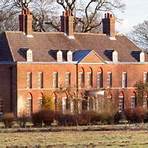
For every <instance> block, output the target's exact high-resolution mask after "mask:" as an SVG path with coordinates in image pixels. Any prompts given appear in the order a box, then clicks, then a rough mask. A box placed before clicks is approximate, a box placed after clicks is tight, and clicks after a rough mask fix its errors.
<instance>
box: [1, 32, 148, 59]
mask: <svg viewBox="0 0 148 148" xmlns="http://www.w3.org/2000/svg"><path fill="white" fill-rule="evenodd" d="M32 36H33V37H27V36H26V35H24V34H23V33H22V32H19V31H18V32H5V33H1V34H0V60H8V61H26V58H25V56H23V55H22V54H20V49H31V50H32V52H33V61H34V62H56V58H55V55H52V52H50V51H51V50H62V51H63V52H64V51H65V52H64V54H65V53H66V51H69V50H71V51H74V52H77V54H78V53H79V54H80V55H79V56H78V55H77V54H76V55H77V56H76V59H78V58H80V57H81V54H82V55H83V56H82V57H81V60H82V59H83V58H84V57H85V56H86V57H87V55H89V53H90V52H91V51H94V52H95V53H96V54H97V57H99V58H100V60H103V61H112V59H111V54H110V52H109V51H107V50H108V49H112V50H115V51H117V52H118V59H119V62H138V58H137V56H136V57H135V54H133V51H134V52H135V53H139V52H141V49H139V48H138V47H137V46H136V45H135V44H134V43H133V42H131V41H130V40H129V39H128V38H127V37H125V36H124V35H116V37H115V38H116V40H111V39H110V38H109V37H108V36H106V35H105V34H97V33H95V34H94V33H74V38H73V39H70V38H68V36H66V35H65V34H64V33H62V32H33V33H32ZM76 49H78V50H79V51H78V50H76ZM87 49H88V50H87ZM80 50H81V51H82V52H80ZM83 51H84V52H83ZM106 51H107V52H106ZM84 55H85V56H84ZM89 56H90V55H89ZM89 56H88V57H87V58H89ZM97 57H96V58H97ZM87 58H86V59H87ZM64 59H65V58H64ZM145 59H146V61H147V62H148V54H146V58H145ZM81 60H80V61H81ZM87 60H89V59H87ZM87 60H86V61H87ZM93 60H94V59H93ZM94 62H95V61H94Z"/></svg>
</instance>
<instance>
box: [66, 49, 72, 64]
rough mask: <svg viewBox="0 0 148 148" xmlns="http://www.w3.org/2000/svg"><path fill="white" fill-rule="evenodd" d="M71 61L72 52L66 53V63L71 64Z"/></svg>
mask: <svg viewBox="0 0 148 148" xmlns="http://www.w3.org/2000/svg"><path fill="white" fill-rule="evenodd" d="M72 59H73V57H72V51H68V52H67V61H68V62H72Z"/></svg>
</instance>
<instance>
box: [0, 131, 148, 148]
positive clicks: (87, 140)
mask: <svg viewBox="0 0 148 148" xmlns="http://www.w3.org/2000/svg"><path fill="white" fill-rule="evenodd" d="M6 146H8V147H13V146H14V147H15V146H19V147H29V148H30V147H45V146H48V147H56V148H57V147H58V148H71V147H72V148H74V147H77V148H81V147H82V148H85V147H90V148H92V147H99V148H100V147H113V148H116V147H129V148H132V147H133V148H139V147H140V148H147V147H148V131H91V132H74V131H71V132H42V133H41V132H30V133H29V132H28V133H26V132H24V133H0V148H1V147H6Z"/></svg>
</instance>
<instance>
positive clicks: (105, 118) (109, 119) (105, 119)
mask: <svg viewBox="0 0 148 148" xmlns="http://www.w3.org/2000/svg"><path fill="white" fill-rule="evenodd" d="M100 121H101V123H103V124H111V123H113V122H114V115H113V114H112V113H109V112H102V113H101V114H100Z"/></svg>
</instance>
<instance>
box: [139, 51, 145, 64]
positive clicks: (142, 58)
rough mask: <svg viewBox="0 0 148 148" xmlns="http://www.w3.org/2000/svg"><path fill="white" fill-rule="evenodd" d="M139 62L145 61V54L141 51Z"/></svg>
mask: <svg viewBox="0 0 148 148" xmlns="http://www.w3.org/2000/svg"><path fill="white" fill-rule="evenodd" d="M140 62H145V54H144V52H143V51H142V52H141V53H140Z"/></svg>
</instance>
